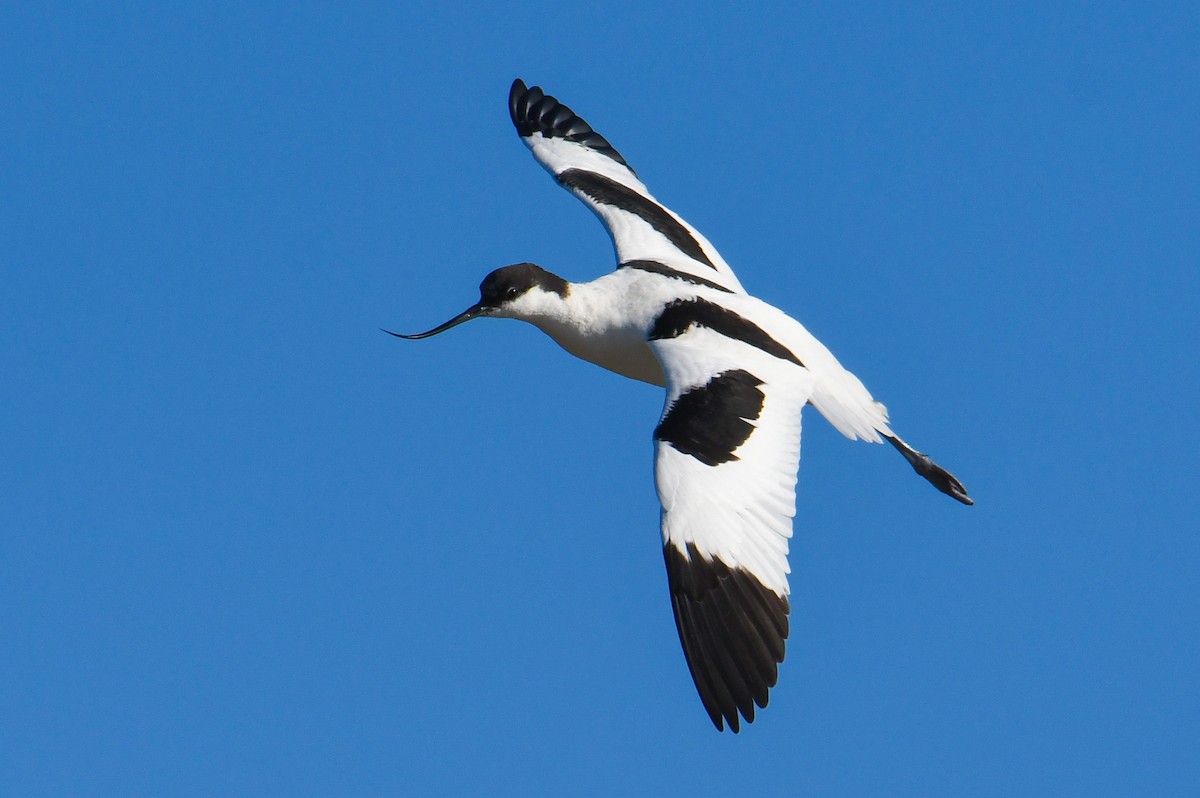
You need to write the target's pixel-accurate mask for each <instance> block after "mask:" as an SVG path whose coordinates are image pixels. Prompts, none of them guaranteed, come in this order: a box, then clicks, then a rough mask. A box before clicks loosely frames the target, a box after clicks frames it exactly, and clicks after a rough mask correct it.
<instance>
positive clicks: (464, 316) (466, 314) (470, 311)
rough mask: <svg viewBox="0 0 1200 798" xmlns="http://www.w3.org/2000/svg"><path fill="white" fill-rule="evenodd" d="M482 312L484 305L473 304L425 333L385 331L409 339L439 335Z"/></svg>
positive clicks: (414, 339)
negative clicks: (413, 333) (405, 333)
mask: <svg viewBox="0 0 1200 798" xmlns="http://www.w3.org/2000/svg"><path fill="white" fill-rule="evenodd" d="M482 313H483V306H482V305H472V306H471V307H469V308H467V309H466V310H464V311H463V312H462V313H460V314H458V315H457V316H455V317H454V318H452V319H450V321H448V322H446V323H445V324H439V325H438V326H436V327H434V328H433V329H432V330H427V331H426V332H423V333H417V334H416V335H404V334H402V333H397V332H392V331H391V330H384V332H385V333H387V334H388V335H394V336H396V337H397V338H406V339H408V340H409V341H416V340H417V339H419V338H429V337H430V336H433V335H437V334H438V333H441V332H445V331H446V330H449V329H450V328H451V327H457V326H458V325H460V324H462V323H463V322H467V321H470V320H471V319H473V318H475V317H476V316H479V315H481V314H482Z"/></svg>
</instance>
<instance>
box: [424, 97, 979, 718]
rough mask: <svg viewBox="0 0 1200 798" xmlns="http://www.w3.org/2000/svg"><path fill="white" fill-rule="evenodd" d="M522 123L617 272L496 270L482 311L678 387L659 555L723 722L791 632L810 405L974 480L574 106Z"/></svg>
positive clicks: (748, 699)
mask: <svg viewBox="0 0 1200 798" xmlns="http://www.w3.org/2000/svg"><path fill="white" fill-rule="evenodd" d="M509 110H510V114H511V116H512V119H513V123H514V125H515V126H516V128H517V131H518V133H519V134H520V135H521V137H522V139H523V140H524V141H525V143H526V144H527V145H528V146H529V147H530V149H531V150H532V151H533V154H534V156H535V157H536V158H537V159H538V161H539V162H540V163H541V164H542V165H543V166H544V167H545V168H546V169H547V170H548V171H549V172H550V173H551V174H552V175H553V176H554V178H555V180H556V181H557V182H558V183H559V184H560V185H562V186H563V187H565V188H567V189H569V190H570V191H571V192H572V193H574V194H575V195H576V196H578V197H579V198H580V199H582V200H583V201H584V202H585V203H586V204H587V205H588V206H589V207H590V208H591V209H592V210H593V211H594V212H595V213H596V214H597V216H599V217H600V219H601V221H603V222H604V224H605V225H606V227H607V228H608V230H609V233H610V234H611V235H612V238H613V243H614V246H615V249H616V253H617V258H618V268H617V269H616V270H615V271H613V272H611V273H609V274H606V275H604V276H602V277H600V278H598V279H596V280H593V281H591V282H587V283H570V282H567V281H566V280H563V279H562V278H561V277H558V276H557V275H554V274H552V273H550V272H548V271H546V270H545V269H542V268H541V267H540V266H536V265H534V264H531V263H522V264H515V265H513V266H506V267H504V268H502V269H498V270H496V271H495V272H492V273H491V274H489V275H488V276H487V278H486V279H485V280H484V281H483V283H482V284H481V286H480V301H479V302H478V303H477V304H476V305H474V306H472V307H471V308H468V310H467V311H465V312H464V313H462V314H460V315H459V316H457V317H455V318H454V319H451V320H450V321H448V322H446V323H445V324H443V325H441V326H439V327H436V328H434V329H433V330H430V331H428V332H426V333H421V334H419V335H411V336H400V337H405V338H424V337H428V336H430V335H435V334H437V333H439V332H442V331H444V330H446V329H449V328H451V327H453V326H456V325H458V324H460V323H462V322H465V321H468V320H470V319H472V318H476V317H478V316H492V317H500V318H515V319H520V320H522V321H526V322H529V323H531V324H533V325H535V326H537V327H538V328H539V329H541V330H542V331H543V332H545V333H546V334H547V335H549V336H550V337H551V338H552V339H553V340H554V341H556V342H557V343H558V344H559V345H560V346H561V347H562V348H563V349H565V350H567V351H568V352H569V353H571V354H572V355H575V356H576V357H579V358H582V359H584V360H587V361H589V362H592V363H595V364H596V365H598V366H601V367H602V368H605V369H608V370H609V371H613V372H615V373H617V374H620V375H622V376H624V377H628V378H630V379H634V380H640V381H642V382H647V383H650V384H652V385H659V386H663V387H665V389H666V402H665V405H664V409H663V414H662V417H661V418H660V420H659V424H658V426H657V427H656V429H655V431H654V439H655V480H656V484H657V487H658V494H659V500H660V502H661V504H662V508H663V512H662V523H661V526H662V534H663V543H664V549H663V552H664V559H665V561H666V566H667V574H668V582H669V586H670V591H671V599H672V606H673V609H674V612H675V620H676V625H677V627H678V630H679V637H680V641H681V643H682V644H683V649H684V654H685V656H686V658H687V662H688V666H689V669H690V670H691V673H692V677H693V679H694V681H695V683H696V688H697V690H698V692H699V693H700V697H701V699H702V701H703V702H704V705H705V708H706V709H707V710H708V713H709V717H710V718H711V719H712V721H713V723H714V724H715V725H716V726H717V728H718V729H721V728H723V722H727V723H728V724H729V726H730V728H732V729H733V730H734V731H737V730H738V716H739V713H740V714H741V716H742V717H744V718H745V719H746V720H753V719H754V706H755V705H756V704H757V705H758V706H760V707H762V706H766V702H767V692H768V689H769V688H770V687H771V686H773V685H774V684H775V681H776V677H777V666H778V663H780V662H782V660H783V656H784V641H785V640H786V638H787V632H788V613H789V605H788V598H787V597H788V592H789V587H788V582H787V574H788V564H787V551H788V539H789V538H790V537H791V532H792V519H793V517H794V515H795V482H796V468H797V465H798V463H799V458H800V415H801V411H802V409H803V408H804V406H805V405H806V404H812V405H813V406H814V407H816V409H817V410H818V411H819V412H820V413H821V414H822V415H823V416H824V417H825V418H826V419H828V420H829V421H830V423H832V424H833V425H834V426H835V427H836V428H837V429H838V430H839V431H841V432H842V433H843V434H844V435H846V436H847V437H849V438H851V439H855V438H859V439H863V440H866V441H870V442H873V443H879V442H882V441H883V440H886V441H888V442H889V443H891V444H892V445H893V446H894V447H895V448H896V449H897V450H899V451H900V453H901V454H902V455H903V456H904V457H905V459H907V460H908V462H909V463H910V464H911V465H912V466H913V468H914V469H915V470H916V471H917V472H918V473H919V474H921V475H922V476H923V477H925V478H926V479H928V480H929V481H930V482H931V483H933V484H934V485H935V487H937V488H938V489H939V490H941V491H942V492H944V493H946V494H948V495H950V496H952V497H953V498H955V499H957V500H959V501H961V502H963V503H964V504H970V503H971V500H970V499H969V498H968V497H967V493H966V490H965V489H964V488H963V487H962V485H961V483H959V482H958V480H957V479H955V478H954V477H953V476H951V475H950V474H949V473H948V472H946V471H945V470H944V469H942V468H940V467H939V466H937V465H936V464H934V463H933V462H932V461H931V460H930V459H929V458H928V457H926V456H925V455H923V454H921V453H920V452H917V451H915V450H913V449H912V448H911V447H909V446H908V445H907V444H905V443H904V442H903V441H901V440H900V439H899V438H898V437H897V436H896V435H895V434H894V433H893V432H892V430H891V428H890V426H889V422H888V416H887V410H886V409H885V408H884V406H883V405H882V404H880V403H878V402H876V401H875V400H874V399H873V398H872V396H871V394H870V393H869V392H868V391H867V389H866V388H865V387H864V386H863V384H862V382H861V381H859V379H858V378H857V377H855V376H854V375H853V374H851V373H850V372H849V371H847V370H846V369H844V368H843V367H842V366H841V364H840V363H839V362H838V361H837V359H836V358H835V357H834V356H833V354H832V353H831V352H830V351H829V350H828V349H827V348H826V347H825V346H824V345H823V344H821V343H820V342H819V341H818V340H817V339H816V338H815V337H813V336H812V335H811V334H810V333H809V332H808V331H807V330H806V329H805V328H804V327H803V325H801V324H800V323H799V322H798V321H796V320H795V319H793V318H792V317H790V316H789V315H787V314H786V313H784V312H783V311H781V310H779V309H778V308H775V307H773V306H772V305H769V304H767V303H766V302H763V301H762V300H760V299H757V298H755V297H753V296H750V295H748V294H747V293H746V292H745V290H744V289H743V288H742V286H741V284H740V283H739V282H738V280H737V277H736V276H735V275H734V274H733V271H732V270H731V269H730V268H729V266H728V264H726V263H725V261H724V260H723V259H721V257H720V255H719V254H718V253H717V252H716V250H715V248H713V246H712V245H711V244H710V243H709V242H708V241H707V240H706V239H705V238H704V237H703V236H701V235H700V234H699V233H698V232H697V231H695V230H694V229H693V228H692V227H691V226H689V225H688V224H687V223H686V222H684V221H683V220H682V219H680V218H679V217H678V216H676V215H675V214H674V213H672V212H671V211H670V210H668V209H667V208H666V207H664V206H663V205H661V204H660V203H658V201H657V200H655V199H654V197H652V196H651V195H650V193H649V192H648V191H647V190H646V187H645V186H644V185H643V184H642V183H641V181H640V180H639V179H638V178H637V176H636V175H635V174H634V172H633V170H632V169H631V168H630V167H629V166H628V164H627V163H626V162H625V160H624V158H622V157H621V156H620V154H619V153H617V151H616V150H615V149H614V148H613V147H612V146H611V145H610V144H609V143H608V142H607V141H606V140H605V139H604V138H603V137H602V136H600V135H599V134H597V133H596V132H595V131H593V130H592V128H591V127H590V126H589V125H587V123H585V122H584V121H583V120H582V119H580V118H579V117H578V116H576V115H575V114H574V113H573V112H572V111H571V110H570V109H569V108H567V107H566V106H565V105H563V104H561V103H559V102H558V101H557V100H555V99H554V98H553V97H550V96H548V95H545V94H544V93H543V92H542V91H541V90H540V89H538V88H537V87H534V88H527V87H526V86H525V84H524V83H522V82H521V81H519V80H518V81H516V82H514V84H513V87H512V91H511V92H510V95H509Z"/></svg>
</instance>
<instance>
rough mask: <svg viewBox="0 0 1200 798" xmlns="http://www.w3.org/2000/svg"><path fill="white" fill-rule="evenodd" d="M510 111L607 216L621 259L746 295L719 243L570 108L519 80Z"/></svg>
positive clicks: (540, 156)
mask: <svg viewBox="0 0 1200 798" xmlns="http://www.w3.org/2000/svg"><path fill="white" fill-rule="evenodd" d="M508 109H509V114H510V115H511V116H512V121H513V124H514V125H516V128H517V133H519V134H520V136H521V139H522V140H523V141H524V142H525V143H526V144H527V145H528V146H529V149H531V150H532V151H533V155H534V157H535V158H537V160H538V162H539V163H540V164H541V165H542V166H544V167H546V169H547V171H549V172H550V174H552V175H553V176H554V179H555V180H556V181H558V183H559V185H561V186H563V187H564V188H566V189H568V190H570V192H571V193H572V194H574V195H575V196H577V197H579V199H581V200H583V201H584V203H586V204H587V206H588V207H589V208H591V209H592V211H594V212H595V214H596V215H597V216H599V217H600V221H602V222H604V226H605V227H607V228H608V233H609V235H610V236H612V240H613V247H614V248H615V249H616V251H617V260H618V262H619V263H620V264H621V265H637V266H638V267H642V268H644V267H647V266H648V267H649V268H651V269H653V270H655V271H662V270H667V271H674V272H676V273H678V276H682V277H684V278H685V279H687V278H688V277H691V278H695V280H694V281H700V282H702V283H708V284H712V285H715V286H717V287H720V288H723V289H725V290H728V291H734V292H737V293H745V290H744V289H743V288H742V285H741V283H739V282H738V279H737V277H736V276H735V275H734V273H733V270H732V269H730V268H729V264H727V263H726V262H725V260H724V259H723V258H722V257H721V255H720V254H719V253H718V252H717V251H716V249H715V248H714V247H713V245H712V244H710V243H709V242H708V240H707V239H706V238H705V237H704V236H702V235H700V233H698V232H697V231H696V230H695V228H693V227H692V226H691V225H689V224H688V223H687V222H685V221H684V220H683V219H680V218H679V217H678V216H676V215H675V214H674V213H673V212H672V211H671V210H670V209H668V208H666V207H664V206H663V205H662V204H661V203H659V202H658V200H656V199H654V197H653V196H651V194H650V192H649V191H647V190H646V187H645V186H644V185H643V184H642V182H641V181H640V180H638V177H637V175H636V174H634V171H633V169H632V168H630V166H629V164H627V163H626V162H625V159H624V158H622V157H621V154H620V153H619V152H617V151H616V149H615V148H613V146H612V145H611V144H609V143H608V141H607V140H606V139H605V138H604V137H603V136H601V135H600V134H599V133H597V132H596V131H594V130H592V128H591V126H590V125H588V123H587V122H585V121H583V120H582V119H580V118H579V117H578V116H577V115H576V114H575V113H574V112H573V111H572V110H571V109H570V108H568V107H567V106H565V105H563V104H562V103H560V102H559V101H558V100H556V99H555V98H554V97H551V96H550V95H548V94H546V93H544V92H543V91H542V90H541V89H540V88H538V87H537V86H533V87H532V88H527V87H526V86H525V83H524V82H523V81H521V80H515V81H513V85H512V89H511V91H510V92H509V95H508Z"/></svg>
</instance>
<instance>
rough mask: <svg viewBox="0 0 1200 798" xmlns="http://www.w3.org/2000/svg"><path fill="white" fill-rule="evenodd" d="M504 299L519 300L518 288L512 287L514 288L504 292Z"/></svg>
mask: <svg viewBox="0 0 1200 798" xmlns="http://www.w3.org/2000/svg"><path fill="white" fill-rule="evenodd" d="M504 298H505V299H516V298H517V288H516V286H512V287H511V288H509V289H508V290H507V291H505V292H504Z"/></svg>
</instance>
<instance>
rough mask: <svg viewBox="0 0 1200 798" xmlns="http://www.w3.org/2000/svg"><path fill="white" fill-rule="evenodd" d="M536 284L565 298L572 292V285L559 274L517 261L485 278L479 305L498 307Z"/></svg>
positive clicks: (481, 285) (480, 287)
mask: <svg viewBox="0 0 1200 798" xmlns="http://www.w3.org/2000/svg"><path fill="white" fill-rule="evenodd" d="M534 286H537V287H538V288H541V289H542V290H543V291H548V292H552V293H555V294H558V295H559V296H561V297H562V298H564V299H566V297H567V294H569V293H570V285H569V284H568V283H567V281H566V280H564V279H563V278H561V277H559V276H558V275H557V274H551V273H550V272H548V271H546V270H545V269H543V268H542V267H541V266H538V265H537V264H535V263H515V264H513V265H512V266H505V267H503V268H500V269H496V271H494V272H492V273H491V274H489V275H488V276H487V277H484V278H483V282H482V283H480V284H479V305H480V306H481V307H485V308H498V307H500V306H501V305H503V304H504V303H505V302H511V301H513V300H514V299H516V298H517V297H519V296H521V295H522V294H524V293H525V292H527V291H528V290H529V289H531V288H533V287H534Z"/></svg>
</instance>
